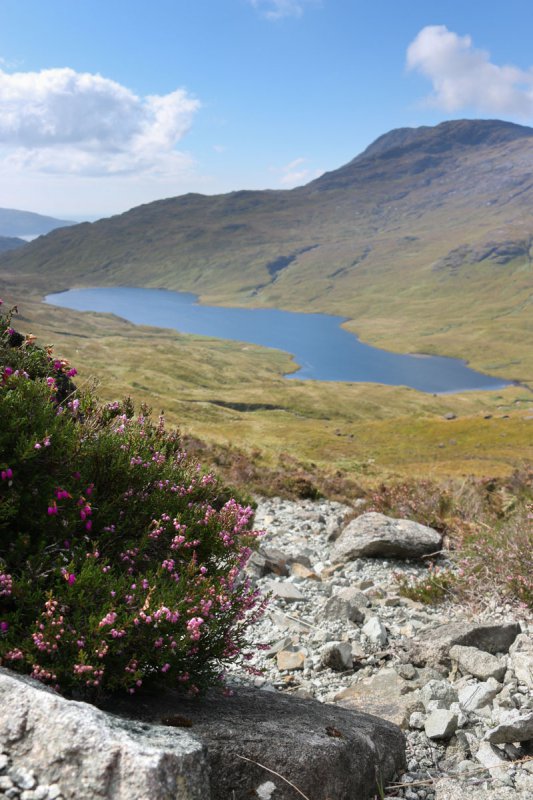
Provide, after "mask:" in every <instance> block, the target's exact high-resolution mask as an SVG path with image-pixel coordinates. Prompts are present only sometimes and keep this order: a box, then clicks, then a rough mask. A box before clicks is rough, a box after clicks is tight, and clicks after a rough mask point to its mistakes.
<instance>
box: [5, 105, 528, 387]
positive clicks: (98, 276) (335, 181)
mask: <svg viewBox="0 0 533 800" xmlns="http://www.w3.org/2000/svg"><path fill="white" fill-rule="evenodd" d="M532 207H533V129H532V128H527V127H523V126H519V125H514V124H511V123H506V122H500V121H491V120H477V121H476V120H474V121H472V120H461V121H453V122H445V123H442V124H441V125H438V126H436V127H434V128H427V127H424V128H416V129H400V130H397V131H392V132H390V133H388V134H385V135H384V136H382V137H380V138H379V139H378V140H377V141H376V142H374V143H373V144H372V145H371V146H370V147H369V148H367V150H366V151H365V152H364V153H362V154H361V155H359V156H357V157H356V158H355V159H354V160H353V161H351V162H350V163H349V164H347V165H345V166H343V167H341V168H340V169H338V170H335V171H333V172H329V173H326V174H325V175H323V176H322V177H320V178H318V179H317V180H315V181H313V182H311V183H309V184H308V185H306V186H304V187H300V188H297V189H293V190H290V191H262V192H259V191H242V192H233V193H230V194H227V195H219V196H214V197H206V196H203V195H199V194H189V195H184V196H181V197H176V198H171V199H166V200H160V201H157V202H155V203H150V204H148V205H144V206H140V207H137V208H134V209H132V210H131V211H129V212H127V213H125V214H122V215H120V216H116V217H112V218H109V219H104V220H100V221H99V222H96V223H93V224H89V223H85V224H82V225H77V226H73V227H69V228H63V229H60V230H56V231H53V232H52V233H50V234H49V235H48V236H45V237H43V238H40V239H39V240H38V241H35V242H33V243H31V244H30V245H29V246H28V247H26V248H25V249H24V251H23V252H19V253H17V252H12V253H8V254H5V255H3V256H2V257H1V258H0V270H1V273H2V275H3V276H4V278H5V280H6V281H8V282H9V281H15V280H16V282H18V283H20V281H23V282H24V281H25V282H26V285H28V286H30V285H31V286H32V287H36V288H37V289H40V290H41V291H43V292H44V291H46V290H50V289H56V290H57V289H62V288H68V287H70V286H80V285H93V286H94V285H124V284H128V285H137V286H151V287H165V288H169V289H183V290H188V291H193V292H196V293H197V294H199V295H200V296H201V298H202V300H203V301H204V302H211V303H219V304H220V303H222V304H239V305H249V306H262V305H264V306H278V307H283V308H290V309H296V310H310V309H312V310H321V311H328V312H333V313H338V314H342V315H344V316H347V317H349V318H350V320H352V321H351V322H349V323H348V324H347V326H348V327H349V328H351V329H352V330H354V331H356V332H357V333H358V334H360V335H361V336H362V338H364V339H365V340H367V341H370V342H372V343H374V344H378V345H379V346H382V347H386V348H389V349H398V350H404V351H414V352H440V353H443V354H446V355H452V356H462V357H464V358H467V359H469V360H470V361H471V362H472V363H473V364H474V365H475V366H477V367H479V368H482V369H484V370H486V371H489V372H492V373H493V374H498V375H501V376H502V377H506V378H516V379H520V380H521V381H523V382H529V381H531V382H533V355H532V354H531V353H530V352H529V349H528V348H526V346H525V342H526V340H527V337H528V335H530V334H529V333H528V331H529V326H530V324H531V322H530V320H531V298H532V292H531V284H532V266H531V256H532V253H533V250H532V244H533V222H532V220H531V209H532Z"/></svg>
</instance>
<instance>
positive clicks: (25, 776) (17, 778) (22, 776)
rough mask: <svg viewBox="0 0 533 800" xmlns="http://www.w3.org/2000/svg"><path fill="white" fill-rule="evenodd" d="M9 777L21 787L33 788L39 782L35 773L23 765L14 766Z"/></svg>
mask: <svg viewBox="0 0 533 800" xmlns="http://www.w3.org/2000/svg"><path fill="white" fill-rule="evenodd" d="M9 777H10V778H11V780H12V781H13V783H14V784H15V785H16V786H18V787H19V789H33V787H34V786H36V784H37V779H36V777H35V773H34V772H32V771H31V770H29V769H24V768H23V767H19V768H16V767H12V768H11V769H10V770H9Z"/></svg>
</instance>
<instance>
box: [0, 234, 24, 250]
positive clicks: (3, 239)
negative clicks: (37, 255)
mask: <svg viewBox="0 0 533 800" xmlns="http://www.w3.org/2000/svg"><path fill="white" fill-rule="evenodd" d="M24 244H26V242H25V241H24V239H17V238H16V237H15V236H0V253H7V251H8V250H15V249H16V248H17V247H22V245H24Z"/></svg>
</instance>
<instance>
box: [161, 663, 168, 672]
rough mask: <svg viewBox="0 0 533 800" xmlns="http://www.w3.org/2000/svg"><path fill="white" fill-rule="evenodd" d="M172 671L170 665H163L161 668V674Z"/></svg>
mask: <svg viewBox="0 0 533 800" xmlns="http://www.w3.org/2000/svg"><path fill="white" fill-rule="evenodd" d="M169 669H170V664H163V666H162V667H161V672H168V671H169Z"/></svg>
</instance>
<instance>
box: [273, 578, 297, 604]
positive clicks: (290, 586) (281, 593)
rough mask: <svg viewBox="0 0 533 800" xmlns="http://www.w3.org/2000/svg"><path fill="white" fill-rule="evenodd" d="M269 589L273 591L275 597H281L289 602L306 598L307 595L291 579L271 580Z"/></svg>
mask: <svg viewBox="0 0 533 800" xmlns="http://www.w3.org/2000/svg"><path fill="white" fill-rule="evenodd" d="M267 591H269V592H272V594H273V595H274V596H275V597H279V598H281V599H282V600H285V601H287V602H289V603H293V602H295V601H297V600H305V595H303V594H302V593H301V591H300V590H299V589H298V587H297V586H295V585H294V583H290V582H289V581H269V583H268V584H267Z"/></svg>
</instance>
